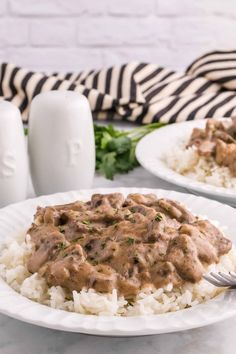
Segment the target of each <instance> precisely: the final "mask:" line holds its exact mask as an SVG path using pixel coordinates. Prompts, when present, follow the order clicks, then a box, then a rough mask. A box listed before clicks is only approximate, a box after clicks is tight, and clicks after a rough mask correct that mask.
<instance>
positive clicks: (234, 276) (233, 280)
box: [203, 272, 236, 288]
mask: <svg viewBox="0 0 236 354" xmlns="http://www.w3.org/2000/svg"><path fill="white" fill-rule="evenodd" d="M203 278H204V279H205V280H207V281H208V282H209V283H211V284H213V285H215V286H218V287H224V288H225V287H226V288H236V273H235V272H229V273H227V274H226V273H222V272H218V273H214V272H210V273H209V274H205V275H203Z"/></svg>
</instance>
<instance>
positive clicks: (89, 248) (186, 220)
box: [28, 193, 231, 299]
mask: <svg viewBox="0 0 236 354" xmlns="http://www.w3.org/2000/svg"><path fill="white" fill-rule="evenodd" d="M28 233H29V234H30V236H31V239H32V242H33V243H34V244H35V251H34V252H33V254H32V256H31V258H30V260H29V262H28V270H29V271H30V272H31V273H35V272H39V274H41V275H42V276H44V277H45V279H46V281H47V283H48V284H49V285H50V286H51V285H60V286H62V287H64V288H66V289H68V290H70V291H72V290H77V291H80V290H81V289H82V288H94V289H95V290H96V291H98V292H105V293H107V292H111V291H112V290H113V289H117V290H118V293H119V294H120V295H124V296H125V298H127V299H129V298H133V297H134V296H135V295H136V294H137V293H138V292H139V291H140V289H142V288H144V287H146V286H148V287H149V286H151V287H153V288H159V287H162V286H164V285H165V284H168V283H169V282H172V283H173V284H174V285H176V286H177V285H181V284H182V283H183V282H185V281H190V282H193V283H194V282H198V281H199V280H200V279H201V278H202V275H203V272H204V268H203V266H204V265H205V264H211V263H215V262H218V261H219V257H220V256H221V255H223V254H225V253H228V251H229V250H230V249H231V242H230V241H229V240H228V239H227V238H225V237H224V236H223V235H222V233H221V232H220V231H219V230H218V229H217V228H216V227H215V226H214V225H212V224H211V223H210V222H209V221H207V220H200V219H198V218H197V217H195V216H194V215H193V214H191V213H190V212H189V211H188V210H187V209H186V208H185V207H183V206H182V205H181V204H179V203H178V202H175V201H171V200H167V199H158V198H157V197H156V196H155V195H153V194H147V195H141V194H130V195H128V197H127V198H126V199H125V198H124V196H123V195H122V194H120V193H113V194H107V195H101V194H95V195H93V196H92V198H91V201H89V202H81V201H76V202H75V203H72V204H67V205H57V206H52V207H45V208H41V207H38V209H37V213H36V215H35V223H33V224H32V226H31V228H30V229H29V231H28Z"/></svg>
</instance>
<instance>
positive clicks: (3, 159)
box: [0, 101, 28, 207]
mask: <svg viewBox="0 0 236 354" xmlns="http://www.w3.org/2000/svg"><path fill="white" fill-rule="evenodd" d="M27 182H28V157H27V149H26V142H25V137H24V129H23V124H22V120H21V114H20V111H19V109H18V108H17V107H16V106H14V105H13V104H12V103H10V102H7V101H1V102H0V207H4V206H6V205H8V204H11V203H15V202H18V201H20V200H23V199H26V196H27V184H28V183H27Z"/></svg>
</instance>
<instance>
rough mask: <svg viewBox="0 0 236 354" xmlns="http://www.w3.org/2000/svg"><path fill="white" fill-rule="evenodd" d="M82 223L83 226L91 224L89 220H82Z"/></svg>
mask: <svg viewBox="0 0 236 354" xmlns="http://www.w3.org/2000/svg"><path fill="white" fill-rule="evenodd" d="M81 222H82V224H84V225H90V224H91V222H90V221H89V220H83V221H81Z"/></svg>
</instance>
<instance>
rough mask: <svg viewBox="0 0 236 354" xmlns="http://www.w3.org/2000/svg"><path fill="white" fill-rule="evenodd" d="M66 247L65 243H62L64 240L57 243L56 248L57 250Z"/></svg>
mask: <svg viewBox="0 0 236 354" xmlns="http://www.w3.org/2000/svg"><path fill="white" fill-rule="evenodd" d="M66 247H67V246H66V243H64V242H60V243H58V244H57V248H58V249H59V250H64V249H65V248H66Z"/></svg>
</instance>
